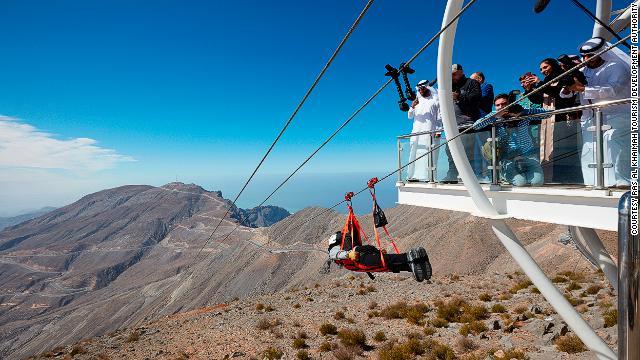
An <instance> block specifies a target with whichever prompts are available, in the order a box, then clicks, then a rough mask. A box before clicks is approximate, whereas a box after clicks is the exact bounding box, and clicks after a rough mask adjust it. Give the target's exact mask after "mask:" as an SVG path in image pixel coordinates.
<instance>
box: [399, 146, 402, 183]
mask: <svg viewBox="0 0 640 360" xmlns="http://www.w3.org/2000/svg"><path fill="white" fill-rule="evenodd" d="M400 141H401V139H400V138H398V182H402V170H400V169H401V168H402V144H401V143H400Z"/></svg>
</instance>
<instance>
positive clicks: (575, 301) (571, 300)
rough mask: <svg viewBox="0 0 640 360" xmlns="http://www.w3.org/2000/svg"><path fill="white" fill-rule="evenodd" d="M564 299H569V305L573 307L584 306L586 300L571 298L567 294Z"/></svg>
mask: <svg viewBox="0 0 640 360" xmlns="http://www.w3.org/2000/svg"><path fill="white" fill-rule="evenodd" d="M564 297H565V298H566V299H567V301H569V304H571V305H572V306H578V305H580V304H584V300H582V299H576V298H574V297H573V296H571V294H567V293H565V294H564Z"/></svg>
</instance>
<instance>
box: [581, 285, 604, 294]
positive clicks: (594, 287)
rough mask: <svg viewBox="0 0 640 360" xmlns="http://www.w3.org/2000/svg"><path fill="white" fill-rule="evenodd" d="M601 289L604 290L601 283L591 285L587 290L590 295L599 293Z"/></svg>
mask: <svg viewBox="0 0 640 360" xmlns="http://www.w3.org/2000/svg"><path fill="white" fill-rule="evenodd" d="M600 290H602V286H601V285H591V286H589V287H588V288H587V290H585V291H586V293H587V294H589V295H595V294H597V293H599V292H600Z"/></svg>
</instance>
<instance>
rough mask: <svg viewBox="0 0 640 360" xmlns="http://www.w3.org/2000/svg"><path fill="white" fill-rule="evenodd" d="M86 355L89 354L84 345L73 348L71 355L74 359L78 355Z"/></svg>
mask: <svg viewBox="0 0 640 360" xmlns="http://www.w3.org/2000/svg"><path fill="white" fill-rule="evenodd" d="M86 353H87V350H86V349H85V348H84V347H83V346H82V345H80V344H78V345H74V346H73V348H72V349H71V352H70V353H69V355H71V356H72V357H73V356H76V355H78V354H86Z"/></svg>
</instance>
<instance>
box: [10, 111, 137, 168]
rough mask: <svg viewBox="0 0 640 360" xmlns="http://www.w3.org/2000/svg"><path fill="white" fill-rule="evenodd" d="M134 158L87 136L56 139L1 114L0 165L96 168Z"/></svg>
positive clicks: (111, 166)
mask: <svg viewBox="0 0 640 360" xmlns="http://www.w3.org/2000/svg"><path fill="white" fill-rule="evenodd" d="M126 161H135V160H134V159H133V158H131V157H130V156H126V155H121V154H118V153H117V152H116V151H115V150H112V149H106V148H102V147H99V146H97V145H96V141H95V140H93V139H88V138H75V139H68V140H61V139H56V138H54V136H53V135H52V134H49V133H46V132H42V131H38V129H36V128H35V127H33V126H31V125H29V124H25V123H23V122H20V121H19V120H18V119H14V118H11V117H7V116H0V166H3V167H20V168H40V169H63V170H79V171H83V170H88V171H98V170H104V169H109V168H113V167H114V166H115V165H116V164H117V163H119V162H126Z"/></svg>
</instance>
